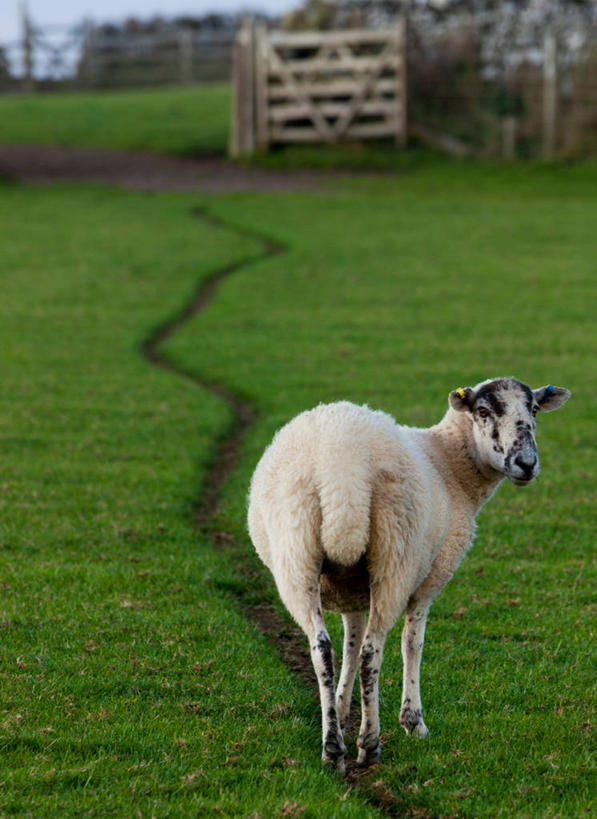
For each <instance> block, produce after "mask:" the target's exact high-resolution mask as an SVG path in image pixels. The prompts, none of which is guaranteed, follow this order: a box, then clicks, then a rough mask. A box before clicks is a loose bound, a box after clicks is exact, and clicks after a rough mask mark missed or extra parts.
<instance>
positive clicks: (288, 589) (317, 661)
mask: <svg viewBox="0 0 597 819" xmlns="http://www.w3.org/2000/svg"><path fill="white" fill-rule="evenodd" d="M295 556H296V555H295ZM297 562H298V561H297ZM301 562H302V561H301ZM311 563H312V564H313V565H311ZM320 569H321V562H320V561H319V562H316V561H307V559H305V560H304V562H303V565H302V566H301V565H295V566H293V571H292V572H290V571H289V569H288V566H287V565H285V564H284V563H283V562H282V561H280V562H279V564H278V565H277V566H276V567H275V577H276V583H277V585H278V590H279V592H280V597H281V598H282V601H283V602H284V604H285V605H286V608H287V609H288V611H289V612H290V613H291V614H292V616H293V617H294V619H295V620H296V622H297V623H298V624H299V626H300V627H301V628H302V629H303V631H304V632H305V634H306V635H307V637H308V639H309V646H310V648H311V661H312V663H313V668H314V669H315V674H316V676H317V684H318V687H319V697H320V700H321V722H322V743H323V751H322V759H323V760H324V762H329V763H330V764H331V766H332V767H334V768H335V769H336V770H338V771H340V772H342V773H343V772H344V770H345V765H344V757H345V755H346V748H345V746H344V740H343V737H342V730H341V728H340V720H339V718H338V711H337V709H336V690H335V680H334V651H333V648H332V641H331V639H330V635H329V634H328V630H327V628H326V625H325V620H324V619H323V614H322V611H321V599H320V593H319V573H320ZM301 570H302V571H301ZM297 578H300V581H299V582H297Z"/></svg>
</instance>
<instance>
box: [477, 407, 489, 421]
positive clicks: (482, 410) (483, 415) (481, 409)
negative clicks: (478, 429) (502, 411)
mask: <svg viewBox="0 0 597 819" xmlns="http://www.w3.org/2000/svg"><path fill="white" fill-rule="evenodd" d="M490 415H491V413H490V412H489V410H488V409H485V407H479V418H489V416H490Z"/></svg>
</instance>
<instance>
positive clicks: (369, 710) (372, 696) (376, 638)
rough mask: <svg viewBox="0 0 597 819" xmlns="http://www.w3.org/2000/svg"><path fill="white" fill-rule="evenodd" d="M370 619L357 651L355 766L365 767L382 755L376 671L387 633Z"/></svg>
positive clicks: (377, 676) (377, 674)
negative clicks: (358, 703) (358, 715)
mask: <svg viewBox="0 0 597 819" xmlns="http://www.w3.org/2000/svg"><path fill="white" fill-rule="evenodd" d="M376 619H377V618H374V617H371V618H370V620H369V625H368V626H367V631H366V633H365V637H364V638H363V644H362V646H361V652H360V672H361V729H360V731H359V738H358V740H357V746H358V749H359V750H358V756H357V765H360V766H362V767H366V766H367V765H370V764H371V763H372V762H376V761H377V760H378V759H379V757H380V755H381V742H380V741H379V671H380V668H381V661H382V659H383V648H384V644H385V639H386V634H387V631H386V630H385V629H384V630H382V629H380V628H378V627H376V623H375V622H374V621H375V620H376Z"/></svg>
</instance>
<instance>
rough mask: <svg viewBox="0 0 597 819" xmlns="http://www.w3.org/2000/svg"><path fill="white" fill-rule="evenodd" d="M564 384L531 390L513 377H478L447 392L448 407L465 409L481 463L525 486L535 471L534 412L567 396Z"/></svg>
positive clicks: (554, 405) (555, 406)
mask: <svg viewBox="0 0 597 819" xmlns="http://www.w3.org/2000/svg"><path fill="white" fill-rule="evenodd" d="M570 394H571V393H570V391H569V390H567V389H564V387H553V386H552V385H551V384H550V385H549V386H547V387H539V389H536V390H532V389H531V388H530V387H528V386H527V385H526V384H523V383H522V382H521V381H517V380H516V379H515V378H496V379H494V380H493V381H483V382H481V384H477V386H476V387H466V388H464V389H462V388H459V389H457V390H454V392H451V393H450V399H449V400H450V406H451V407H452V409H454V410H457V411H458V412H466V413H468V414H469V416H470V419H471V422H472V431H473V436H474V441H475V448H476V453H477V458H478V461H479V463H480V464H482V465H483V466H487V467H490V468H491V469H493V470H495V471H496V472H499V473H501V474H502V475H505V476H506V477H507V478H509V479H510V480H511V481H512V483H514V484H516V485H517V486H525V485H526V484H528V483H530V482H531V481H532V480H533V479H534V478H536V477H537V475H538V474H539V456H538V454H537V442H536V440H535V416H536V414H537V413H538V412H550V411H551V410H555V409H558V407H561V406H562V404H564V403H565V402H566V401H567V400H568V398H570Z"/></svg>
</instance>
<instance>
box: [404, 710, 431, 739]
mask: <svg viewBox="0 0 597 819" xmlns="http://www.w3.org/2000/svg"><path fill="white" fill-rule="evenodd" d="M400 724H401V725H402V727H403V728H404V730H405V731H406V733H407V734H412V735H413V736H415V737H419V738H420V739H423V737H426V736H427V734H428V733H429V731H428V730H427V726H426V725H425V723H424V722H423V717H422V716H421V709H420V708H417V709H416V710H413V709H412V708H409V707H408V706H404V707H403V708H402V710H401V711H400Z"/></svg>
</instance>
